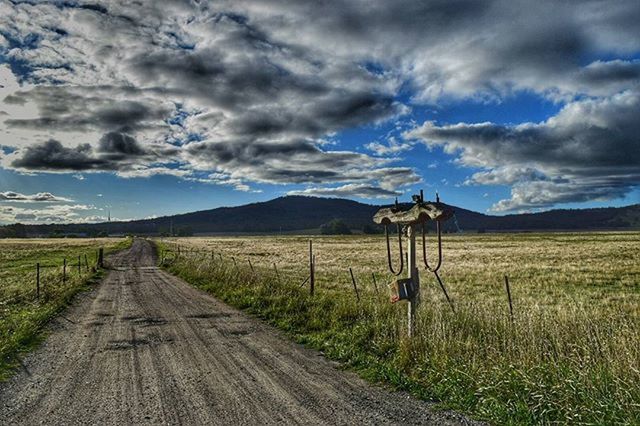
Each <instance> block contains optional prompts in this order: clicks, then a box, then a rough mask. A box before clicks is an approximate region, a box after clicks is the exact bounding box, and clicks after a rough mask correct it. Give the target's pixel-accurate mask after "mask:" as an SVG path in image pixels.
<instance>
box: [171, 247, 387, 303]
mask: <svg viewBox="0 0 640 426" xmlns="http://www.w3.org/2000/svg"><path fill="white" fill-rule="evenodd" d="M302 259H303V260H302ZM159 261H160V263H161V264H162V265H170V264H171V263H173V262H176V261H188V262H189V263H190V264H191V265H192V266H193V268H195V271H196V272H198V273H200V272H203V271H204V270H206V269H215V268H227V269H229V268H230V269H231V270H232V271H235V273H237V274H238V275H242V276H243V278H246V279H248V280H251V279H252V277H255V278H262V279H265V278H266V279H268V280H271V281H273V282H277V283H280V284H281V283H284V282H286V283H291V284H296V285H297V286H298V287H300V288H307V289H308V291H309V292H310V293H311V294H312V295H313V294H314V293H315V292H317V291H328V292H335V291H350V292H353V296H354V297H355V298H356V299H357V300H360V299H361V298H363V297H369V296H371V297H384V298H388V297H389V291H388V288H387V285H388V283H390V282H391V281H393V279H394V278H395V277H394V276H393V275H392V274H391V273H389V272H386V273H385V272H381V271H379V270H373V269H371V268H367V267H364V266H361V265H353V266H344V265H340V266H338V265H335V264H331V265H330V264H324V263H322V257H321V256H319V255H318V254H316V253H315V252H314V249H313V244H312V241H311V240H309V246H308V249H307V250H305V253H304V256H301V260H300V261H299V262H293V263H292V262H286V263H285V264H279V263H278V262H275V261H270V260H268V259H265V256H261V255H250V254H246V253H242V254H239V253H234V254H231V253H229V252H228V251H216V250H210V249H202V248H198V247H193V246H184V245H180V244H177V243H169V242H163V248H162V249H161V250H160V252H159Z"/></svg>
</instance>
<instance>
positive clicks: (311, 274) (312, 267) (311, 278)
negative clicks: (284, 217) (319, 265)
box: [309, 240, 316, 296]
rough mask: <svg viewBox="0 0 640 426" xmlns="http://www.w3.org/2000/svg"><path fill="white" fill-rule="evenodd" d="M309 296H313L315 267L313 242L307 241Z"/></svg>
mask: <svg viewBox="0 0 640 426" xmlns="http://www.w3.org/2000/svg"><path fill="white" fill-rule="evenodd" d="M309 283H310V285H309V294H311V295H312V296H313V293H314V291H315V286H316V274H315V265H314V263H313V241H311V240H309Z"/></svg>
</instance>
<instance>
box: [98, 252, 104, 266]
mask: <svg viewBox="0 0 640 426" xmlns="http://www.w3.org/2000/svg"><path fill="white" fill-rule="evenodd" d="M98 266H100V267H101V268H104V249H103V248H102V247H100V249H99V250H98Z"/></svg>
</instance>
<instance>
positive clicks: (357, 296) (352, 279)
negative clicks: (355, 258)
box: [349, 267, 360, 302]
mask: <svg viewBox="0 0 640 426" xmlns="http://www.w3.org/2000/svg"><path fill="white" fill-rule="evenodd" d="M349 274H351V282H352V283H353V289H354V290H355V292H356V298H357V299H358V302H359V301H360V293H359V292H358V285H357V284H356V278H355V277H354V276H353V271H352V270H351V267H349Z"/></svg>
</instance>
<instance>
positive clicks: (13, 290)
mask: <svg viewBox="0 0 640 426" xmlns="http://www.w3.org/2000/svg"><path fill="white" fill-rule="evenodd" d="M129 244H130V240H128V239H122V238H120V239H116V238H109V239H99V240H96V239H42V240H39V239H22V240H18V239H15V240H13V239H6V240H0V379H2V378H4V377H6V376H7V374H9V372H10V370H11V367H12V366H13V365H14V363H15V361H16V355H17V354H18V353H19V352H20V351H23V350H25V349H28V348H29V347H30V346H32V345H33V344H34V343H35V342H37V341H38V339H39V331H40V330H41V328H42V326H43V325H44V324H45V323H46V322H47V321H48V320H49V319H50V318H51V317H52V316H53V315H55V314H56V313H57V312H59V311H60V309H62V308H63V307H64V306H66V304H67V303H68V301H69V300H70V299H71V297H72V296H73V295H74V294H76V293H77V292H78V291H79V290H81V289H82V288H84V287H85V284H86V283H87V282H89V281H90V280H91V279H93V278H95V277H96V276H97V275H98V274H99V272H98V271H96V269H95V268H94V267H95V264H96V257H97V250H98V248H99V247H102V248H104V249H105V254H107V253H109V252H110V251H114V250H118V249H121V248H124V247H126V246H127V245H129ZM78 256H80V269H78ZM85 256H86V257H85ZM65 258H66V259H67V270H66V274H65V279H64V282H63V259H65ZM37 263H40V265H41V268H40V297H39V299H38V300H36V274H37V272H36V264H37Z"/></svg>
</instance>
